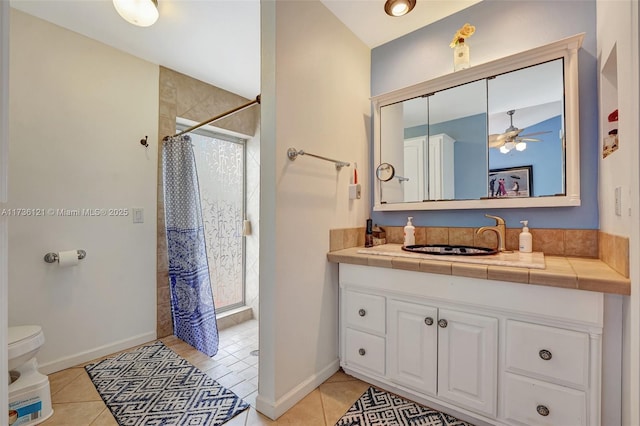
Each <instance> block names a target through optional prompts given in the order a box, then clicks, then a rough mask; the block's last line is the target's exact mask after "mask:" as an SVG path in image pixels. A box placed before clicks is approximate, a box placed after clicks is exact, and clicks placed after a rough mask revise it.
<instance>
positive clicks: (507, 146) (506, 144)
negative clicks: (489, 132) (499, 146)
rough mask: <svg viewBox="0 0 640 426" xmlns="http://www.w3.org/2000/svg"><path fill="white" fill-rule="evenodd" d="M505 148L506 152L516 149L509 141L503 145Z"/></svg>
mask: <svg viewBox="0 0 640 426" xmlns="http://www.w3.org/2000/svg"><path fill="white" fill-rule="evenodd" d="M504 146H505V148H507V150H509V151H511V150H512V149H513V148H515V147H516V144H515V143H513V142H512V141H509V142H507V143H505V144H504Z"/></svg>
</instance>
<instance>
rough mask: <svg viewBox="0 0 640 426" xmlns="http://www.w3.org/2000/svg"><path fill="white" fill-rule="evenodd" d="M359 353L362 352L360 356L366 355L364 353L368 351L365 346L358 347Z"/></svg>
mask: <svg viewBox="0 0 640 426" xmlns="http://www.w3.org/2000/svg"><path fill="white" fill-rule="evenodd" d="M358 353H359V354H360V356H364V354H366V353H367V351H365V350H364V348H360V349H358Z"/></svg>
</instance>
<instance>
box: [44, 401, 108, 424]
mask: <svg viewBox="0 0 640 426" xmlns="http://www.w3.org/2000/svg"><path fill="white" fill-rule="evenodd" d="M104 409H105V406H104V403H103V402H102V401H91V402H72V403H65V404H53V416H51V417H50V418H49V419H48V420H46V421H45V422H43V423H41V426H89V425H90V424H91V423H92V422H93V421H94V420H95V419H96V418H97V417H98V416H99V415H100V414H101V413H102V411H104Z"/></svg>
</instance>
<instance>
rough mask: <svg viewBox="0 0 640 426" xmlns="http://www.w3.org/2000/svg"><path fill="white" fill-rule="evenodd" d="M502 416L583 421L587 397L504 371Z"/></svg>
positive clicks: (574, 425) (563, 424)
mask: <svg viewBox="0 0 640 426" xmlns="http://www.w3.org/2000/svg"><path fill="white" fill-rule="evenodd" d="M504 416H505V419H506V420H508V421H509V422H515V423H518V424H523V425H542V426H547V425H548V426H551V425H554V426H568V425H571V426H580V425H586V424H587V398H586V395H585V393H584V392H581V391H577V390H575V389H570V388H565V387H562V386H558V385H553V384H551V383H544V382H540V381H538V380H535V379H531V378H528V377H524V376H516V375H514V374H508V373H507V374H506V375H505V386H504Z"/></svg>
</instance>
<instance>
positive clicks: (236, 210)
mask: <svg viewBox="0 0 640 426" xmlns="http://www.w3.org/2000/svg"><path fill="white" fill-rule="evenodd" d="M191 139H192V143H193V150H194V154H195V158H196V168H197V171H198V183H199V186H200V203H201V205H202V219H203V222H204V230H205V239H206V245H207V258H208V261H209V275H210V278H211V286H212V291H213V300H214V302H215V306H216V310H217V311H218V313H219V312H222V311H225V310H229V309H232V308H235V307H238V306H241V305H244V237H243V235H242V223H243V220H244V216H245V212H244V209H245V206H244V200H245V144H244V141H243V140H241V139H237V140H228V139H232V138H228V139H227V137H224V139H222V138H221V136H219V135H217V134H213V133H209V132H198V133H192V134H191Z"/></svg>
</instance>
